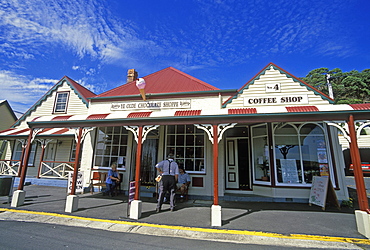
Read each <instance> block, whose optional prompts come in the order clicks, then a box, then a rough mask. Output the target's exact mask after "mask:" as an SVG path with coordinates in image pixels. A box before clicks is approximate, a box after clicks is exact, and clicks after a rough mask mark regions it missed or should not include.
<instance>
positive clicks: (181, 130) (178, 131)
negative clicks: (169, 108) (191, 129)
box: [176, 125, 185, 134]
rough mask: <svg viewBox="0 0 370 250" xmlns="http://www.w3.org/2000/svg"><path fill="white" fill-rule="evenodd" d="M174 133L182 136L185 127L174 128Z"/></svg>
mask: <svg viewBox="0 0 370 250" xmlns="http://www.w3.org/2000/svg"><path fill="white" fill-rule="evenodd" d="M176 133H177V134H184V133H185V125H177V126H176Z"/></svg>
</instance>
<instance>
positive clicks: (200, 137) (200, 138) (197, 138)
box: [195, 135, 204, 146]
mask: <svg viewBox="0 0 370 250" xmlns="http://www.w3.org/2000/svg"><path fill="white" fill-rule="evenodd" d="M195 146H204V135H196V136H195Z"/></svg>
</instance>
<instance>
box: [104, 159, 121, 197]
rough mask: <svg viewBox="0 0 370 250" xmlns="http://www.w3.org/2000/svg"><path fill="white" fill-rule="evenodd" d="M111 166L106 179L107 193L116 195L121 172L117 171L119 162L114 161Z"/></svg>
mask: <svg viewBox="0 0 370 250" xmlns="http://www.w3.org/2000/svg"><path fill="white" fill-rule="evenodd" d="M111 168H112V169H110V170H109V171H108V176H107V180H106V181H105V183H106V185H107V190H105V194H107V195H109V196H114V194H113V191H114V189H115V187H116V186H117V185H118V184H119V183H120V181H121V180H120V178H119V173H118V171H117V164H116V163H112V165H111Z"/></svg>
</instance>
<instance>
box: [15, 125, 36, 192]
mask: <svg viewBox="0 0 370 250" xmlns="http://www.w3.org/2000/svg"><path fill="white" fill-rule="evenodd" d="M32 134H33V129H31V130H30V134H29V135H28V139H27V148H26V151H25V153H24V154H25V155H24V158H23V157H22V159H23V161H22V166H21V177H20V179H19V185H18V190H23V187H24V181H25V180H26V173H27V165H28V160H29V159H30V153H31V146H32V142H31V140H32Z"/></svg>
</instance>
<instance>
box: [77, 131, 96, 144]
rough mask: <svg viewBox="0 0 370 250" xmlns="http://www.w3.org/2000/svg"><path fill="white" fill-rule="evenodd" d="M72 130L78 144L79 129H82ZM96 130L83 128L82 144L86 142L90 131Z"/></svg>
mask: <svg viewBox="0 0 370 250" xmlns="http://www.w3.org/2000/svg"><path fill="white" fill-rule="evenodd" d="M71 129H72V130H73V132H74V135H75V141H76V143H77V142H78V134H79V129H80V128H71ZM94 129H95V127H86V128H82V135H81V142H83V141H84V140H85V137H86V135H87V134H88V133H89V132H90V131H92V130H94Z"/></svg>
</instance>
